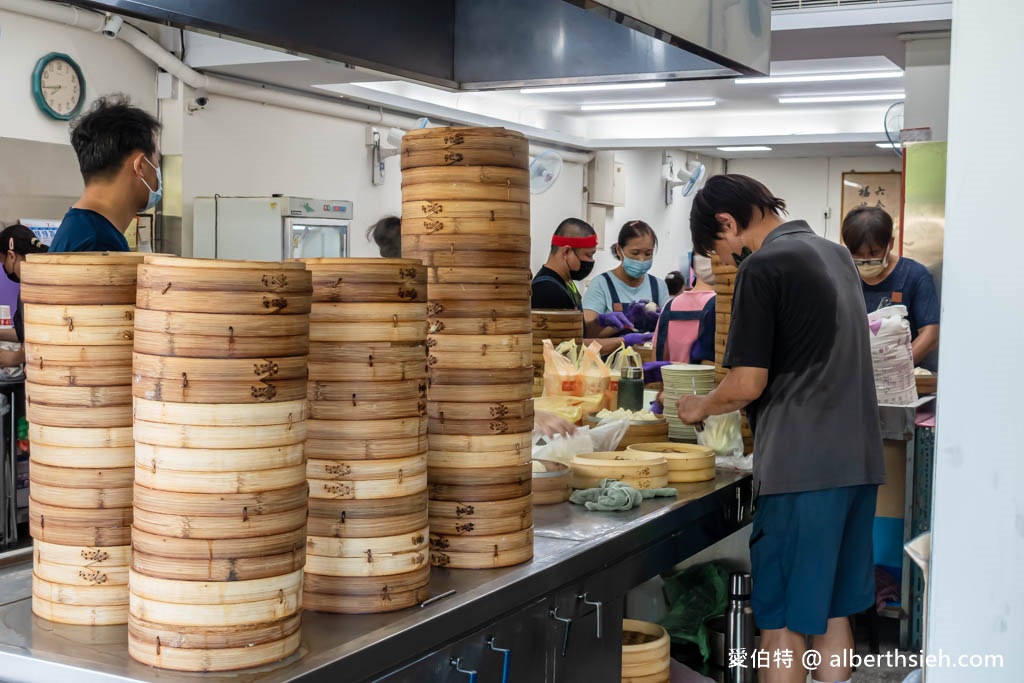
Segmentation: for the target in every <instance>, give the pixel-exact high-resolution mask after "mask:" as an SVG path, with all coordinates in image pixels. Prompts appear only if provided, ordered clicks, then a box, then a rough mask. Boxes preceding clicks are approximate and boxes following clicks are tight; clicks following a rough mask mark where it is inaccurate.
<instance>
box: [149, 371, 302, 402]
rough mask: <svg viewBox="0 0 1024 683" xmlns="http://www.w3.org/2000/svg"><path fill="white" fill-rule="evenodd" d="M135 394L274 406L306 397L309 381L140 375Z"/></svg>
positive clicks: (168, 398) (178, 399)
mask: <svg viewBox="0 0 1024 683" xmlns="http://www.w3.org/2000/svg"><path fill="white" fill-rule="evenodd" d="M132 395H133V396H136V397H138V398H143V399H148V400H150V401H172V402H175V403H270V402H275V401H277V402H281V401H296V400H300V399H302V398H304V397H305V396H306V380H305V379H292V380H282V381H270V380H267V381H260V380H257V381H251V382H218V381H213V382H203V381H200V380H189V379H188V378H187V375H186V377H184V378H181V377H179V378H177V379H162V378H158V377H147V376H145V375H142V374H136V375H135V376H134V377H133V381H132Z"/></svg>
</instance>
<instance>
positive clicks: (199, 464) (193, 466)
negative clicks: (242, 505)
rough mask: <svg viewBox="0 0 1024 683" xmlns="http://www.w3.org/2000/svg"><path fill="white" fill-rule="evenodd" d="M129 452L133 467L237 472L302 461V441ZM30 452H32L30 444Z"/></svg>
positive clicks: (144, 448) (139, 446)
mask: <svg viewBox="0 0 1024 683" xmlns="http://www.w3.org/2000/svg"><path fill="white" fill-rule="evenodd" d="M129 452H130V457H131V458H132V460H133V462H134V464H135V466H136V467H138V468H140V469H149V470H152V471H154V472H155V471H157V470H161V471H163V470H176V471H184V472H234V473H239V472H241V471H242V470H248V471H258V470H276V469H279V468H282V467H292V466H296V465H301V464H303V463H304V462H305V453H304V449H303V447H302V444H293V445H291V446H279V447H276V448H260V449H256V448H247V449H225V450H200V449H191V448H165V447H163V446H152V445H150V444H145V443H138V444H136V445H135V448H134V449H129ZM32 455H33V457H35V455H36V454H35V449H34V448H33V453H32Z"/></svg>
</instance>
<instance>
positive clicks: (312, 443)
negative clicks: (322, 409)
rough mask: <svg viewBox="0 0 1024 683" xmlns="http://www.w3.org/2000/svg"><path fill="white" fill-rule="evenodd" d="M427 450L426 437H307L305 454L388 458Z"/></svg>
mask: <svg viewBox="0 0 1024 683" xmlns="http://www.w3.org/2000/svg"><path fill="white" fill-rule="evenodd" d="M426 452H427V437H426V435H423V436H411V437H401V438H398V439H339V440H331V439H307V440H306V455H307V457H309V458H317V459H320V460H388V459H390V458H404V457H406V456H410V455H421V454H423V453H426Z"/></svg>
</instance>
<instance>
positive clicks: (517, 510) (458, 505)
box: [428, 495, 531, 519]
mask: <svg viewBox="0 0 1024 683" xmlns="http://www.w3.org/2000/svg"><path fill="white" fill-rule="evenodd" d="M428 510H429V511H430V517H431V519H433V518H436V517H444V518H449V519H469V518H473V519H505V518H508V517H512V516H515V515H520V516H525V515H528V514H530V511H531V497H530V496H529V495H525V496H521V497H519V498H510V499H507V500H491V501H444V500H431V501H430V503H429V506H428Z"/></svg>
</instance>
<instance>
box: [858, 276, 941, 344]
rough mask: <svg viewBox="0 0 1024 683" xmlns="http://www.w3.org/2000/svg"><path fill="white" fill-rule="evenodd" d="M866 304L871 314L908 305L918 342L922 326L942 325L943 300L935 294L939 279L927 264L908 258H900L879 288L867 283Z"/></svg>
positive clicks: (909, 316) (865, 291) (912, 334)
mask: <svg viewBox="0 0 1024 683" xmlns="http://www.w3.org/2000/svg"><path fill="white" fill-rule="evenodd" d="M861 284H862V285H863V287H864V305H865V306H866V307H867V309H868V313H871V312H872V311H877V310H878V309H879V308H882V307H883V304H884V305H885V306H889V305H893V306H899V305H902V306H906V307H907V320H908V322H910V337H911V339H916V338H917V335H918V332H920V330H921V328H922V327H928V326H929V325H938V324H939V297H938V295H937V294H936V293H935V280H933V279H932V274H931V273H929V272H928V269H927V268H925V267H924V266H923V265H921V264H920V263H918V262H917V261H914V260H912V259H908V258H902V257H901V258H900V260H899V262H897V263H896V267H895V268H894V269H893V271H892V272H891V273H889V277H887V278H885V279H884V280H882V281H881V282H879V283H878V284H877V285H869V284H867V283H865V282H864V281H863V280H862V281H861Z"/></svg>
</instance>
